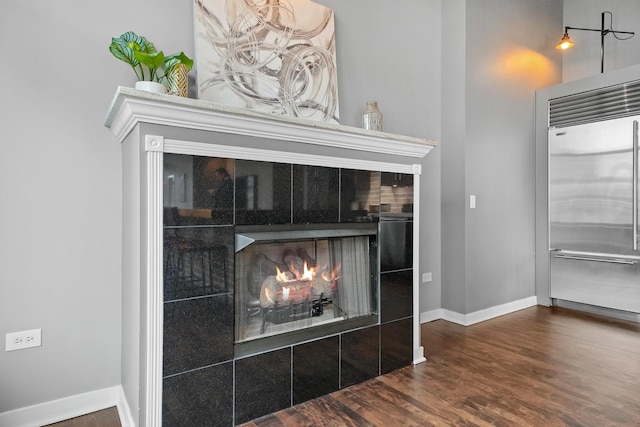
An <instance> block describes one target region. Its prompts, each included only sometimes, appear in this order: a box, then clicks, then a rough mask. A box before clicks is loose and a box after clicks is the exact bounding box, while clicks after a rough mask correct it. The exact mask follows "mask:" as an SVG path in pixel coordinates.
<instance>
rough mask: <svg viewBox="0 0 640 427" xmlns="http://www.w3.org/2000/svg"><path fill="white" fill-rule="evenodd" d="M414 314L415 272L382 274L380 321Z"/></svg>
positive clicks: (405, 271)
mask: <svg viewBox="0 0 640 427" xmlns="http://www.w3.org/2000/svg"><path fill="white" fill-rule="evenodd" d="M412 314H413V270H404V271H396V272H393V273H380V321H382V322H389V321H391V320H397V319H402V318H403V317H408V316H411V315H412Z"/></svg>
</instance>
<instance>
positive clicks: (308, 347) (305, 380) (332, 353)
mask: <svg viewBox="0 0 640 427" xmlns="http://www.w3.org/2000/svg"><path fill="white" fill-rule="evenodd" d="M339 348H340V338H339V337H338V336H337V335H336V336H333V337H329V338H324V339H320V340H317V341H312V342H308V343H305V344H300V345H296V346H294V347H293V404H294V405H297V404H298V403H302V402H305V401H307V400H311V399H314V398H316V397H320V396H323V395H325V394H329V393H332V392H334V391H336V390H338V388H339V386H340V383H339V379H340V364H339V360H340V351H339Z"/></svg>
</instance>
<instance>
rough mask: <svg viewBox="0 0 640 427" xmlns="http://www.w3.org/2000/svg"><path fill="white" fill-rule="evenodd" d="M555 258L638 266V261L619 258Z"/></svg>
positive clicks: (557, 256) (574, 256)
mask: <svg viewBox="0 0 640 427" xmlns="http://www.w3.org/2000/svg"><path fill="white" fill-rule="evenodd" d="M553 257H554V258H562V259H575V260H578V261H596V262H608V263H610V264H626V265H635V264H636V261H631V260H630V259H619V258H594V257H587V256H578V255H564V254H553Z"/></svg>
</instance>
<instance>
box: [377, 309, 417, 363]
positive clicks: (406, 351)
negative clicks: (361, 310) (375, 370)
mask: <svg viewBox="0 0 640 427" xmlns="http://www.w3.org/2000/svg"><path fill="white" fill-rule="evenodd" d="M412 360H413V317H409V318H407V319H402V320H396V321H394V322H389V323H383V324H382V325H381V326H380V374H387V373H389V372H391V371H395V370H396V369H400V368H403V367H405V366H408V365H410V364H411V362H412Z"/></svg>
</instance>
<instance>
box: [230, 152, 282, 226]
mask: <svg viewBox="0 0 640 427" xmlns="http://www.w3.org/2000/svg"><path fill="white" fill-rule="evenodd" d="M291 191H292V189H291V165H290V164H285V163H273V162H257V161H251V160H236V224H239V225H253V224H256V225H258V224H262V225H264V224H287V223H290V222H291Z"/></svg>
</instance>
